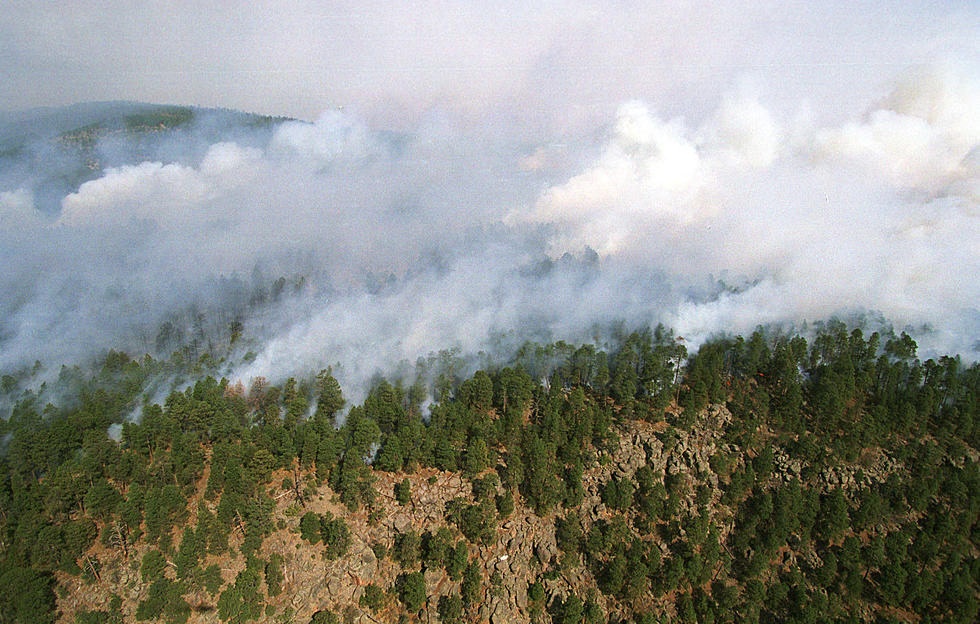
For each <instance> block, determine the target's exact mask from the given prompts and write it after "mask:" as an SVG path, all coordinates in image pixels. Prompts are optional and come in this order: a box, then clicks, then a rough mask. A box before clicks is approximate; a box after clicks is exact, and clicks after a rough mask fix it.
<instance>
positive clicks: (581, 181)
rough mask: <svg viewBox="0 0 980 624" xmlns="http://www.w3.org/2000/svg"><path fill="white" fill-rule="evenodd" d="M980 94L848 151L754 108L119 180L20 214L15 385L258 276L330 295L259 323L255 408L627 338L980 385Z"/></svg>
mask: <svg viewBox="0 0 980 624" xmlns="http://www.w3.org/2000/svg"><path fill="white" fill-rule="evenodd" d="M973 79H974V77H970V76H964V75H962V74H958V73H955V72H952V71H947V70H933V71H928V72H920V73H916V74H914V75H911V76H907V77H905V78H904V79H902V80H901V81H900V82H899V83H898V84H897V86H896V87H895V88H894V90H893V91H892V92H891V94H890V95H889V96H888V97H886V98H884V99H882V100H880V101H876V102H872V103H870V105H869V108H868V109H867V110H866V112H864V113H863V114H859V115H857V116H855V118H854V119H852V120H851V121H846V122H844V123H842V124H837V125H834V126H830V127H819V126H816V124H814V123H813V122H812V121H809V120H808V119H809V118H808V116H807V115H806V114H805V109H803V108H801V110H804V113H799V114H797V113H793V114H792V115H791V116H789V117H786V116H785V115H782V116H781V115H780V114H778V113H777V112H775V111H774V110H773V109H772V108H771V107H769V106H767V103H766V101H767V100H766V96H765V91H764V90H763V89H758V90H754V89H751V88H749V87H744V88H740V89H737V90H736V91H734V92H733V93H731V94H730V95H728V96H726V97H723V98H721V99H720V101H719V102H717V103H716V107H715V110H714V111H713V112H709V113H707V114H705V115H704V116H703V118H702V119H701V120H700V121H688V120H685V119H681V118H672V117H669V116H667V115H664V114H660V113H658V112H657V109H658V104H659V103H657V102H642V101H636V100H634V101H627V102H625V103H623V104H622V105H621V106H620V107H619V110H618V112H617V113H616V115H615V117H614V118H612V119H608V120H607V121H606V124H605V125H604V126H603V127H602V128H599V129H598V130H590V131H588V132H583V133H581V134H578V135H575V136H567V135H565V136H563V137H562V139H561V141H558V140H555V141H544V142H539V143H533V144H528V143H527V142H526V141H525V140H524V138H522V137H521V135H520V133H509V132H506V131H505V130H506V126H504V127H503V128H502V127H501V126H500V125H494V124H489V123H488V124H487V125H484V126H480V125H473V124H469V123H459V122H456V121H454V118H453V117H452V116H450V115H446V114H442V113H433V114H432V115H431V116H429V117H426V118H425V119H423V121H422V122H421V123H420V124H419V125H418V126H417V127H415V128H414V129H412V130H411V131H405V132H400V133H393V132H385V131H381V130H379V129H376V128H373V127H372V126H371V125H370V124H368V123H367V122H365V121H363V120H362V119H359V118H358V117H357V116H356V115H352V114H349V113H345V112H342V111H330V112H328V113H326V114H324V115H323V116H321V117H320V118H319V119H318V120H317V121H316V122H315V123H306V122H286V123H284V124H282V125H280V126H279V127H278V128H277V130H276V131H275V132H274V133H273V135H272V137H271V139H270V140H268V141H266V142H265V143H262V144H261V145H256V144H254V142H253V144H248V145H246V144H244V143H239V142H220V143H216V144H214V145H211V146H210V147H209V148H208V149H207V150H206V152H205V153H204V154H203V156H200V157H195V158H186V159H183V160H181V159H174V160H173V161H170V162H162V161H161V162H142V163H134V164H131V165H125V166H119V167H114V168H110V169H108V170H106V171H105V172H104V174H103V175H102V176H101V177H99V178H97V179H95V180H91V181H88V182H85V183H84V184H82V185H81V186H80V187H79V188H78V189H77V191H75V192H73V193H71V194H68V195H67V196H65V197H64V198H63V200H62V202H61V208H60V211H59V213H58V214H57V215H54V216H47V215H46V214H44V213H43V212H41V211H39V210H37V208H36V207H35V206H33V205H32V203H33V201H34V200H33V197H32V194H31V193H30V192H28V191H27V190H24V189H18V188H11V189H0V190H2V194H0V243H2V248H3V250H4V252H3V255H4V260H5V262H6V265H7V266H6V269H5V270H4V271H3V273H2V274H0V292H3V293H4V298H3V302H2V303H0V314H2V320H0V341H2V342H0V349H2V350H0V368H11V367H16V366H21V365H25V364H30V363H32V362H33V361H34V359H35V358H40V359H41V360H42V361H44V362H45V363H50V364H59V363H60V362H61V361H66V360H67V361H71V360H72V359H73V358H82V357H85V356H87V355H90V354H93V353H95V352H97V351H98V350H99V349H104V348H107V347H110V346H117V347H121V348H125V349H129V350H132V351H142V350H151V349H152V348H153V346H154V339H155V337H156V336H157V331H158V328H159V327H160V324H161V323H163V322H164V321H166V320H167V319H168V318H169V317H170V315H171V314H172V313H173V311H174V310H177V309H184V308H186V307H187V306H197V307H198V308H199V309H201V310H217V309H221V305H224V304H226V303H228V300H229V299H234V298H235V297H238V298H239V299H241V298H242V297H247V295H242V291H243V290H242V288H237V289H236V288H233V287H232V286H229V284H231V285H234V284H246V285H247V286H246V287H245V288H244V290H246V291H247V290H248V289H249V288H251V287H253V286H255V285H256V284H258V283H259V282H258V281H256V280H257V278H256V275H258V274H261V275H264V276H268V277H274V276H278V275H284V276H289V277H290V279H295V278H298V277H299V276H301V275H302V276H305V278H306V281H305V286H304V288H303V289H302V290H300V291H299V292H298V293H297V294H295V295H293V296H290V297H287V298H284V299H283V300H281V301H280V302H279V303H278V304H277V305H274V306H269V307H267V308H264V309H263V310H262V311H261V313H256V314H255V315H254V316H252V317H250V318H248V319H246V325H247V332H248V333H249V334H250V335H252V336H254V337H255V338H256V342H253V343H252V344H251V345H249V346H250V347H251V348H253V349H255V350H256V353H255V357H254V358H250V359H249V360H248V362H247V363H245V362H242V361H241V359H240V356H241V354H237V355H234V356H233V357H232V363H231V365H230V366H231V367H232V368H231V370H230V371H229V374H231V375H234V376H237V377H240V378H242V379H243V380H246V381H247V380H248V379H250V378H252V377H255V376H260V375H261V376H266V377H271V378H273V379H278V378H281V377H283V376H286V375H290V374H305V373H309V372H312V371H315V370H318V369H319V368H322V367H324V366H326V365H331V364H334V363H338V362H339V363H340V364H341V365H342V367H341V368H340V369H338V370H339V371H340V372H341V374H342V376H343V377H344V381H345V382H346V383H347V384H348V385H349V386H350V385H356V384H359V383H362V382H363V381H365V380H367V379H368V378H370V376H371V375H373V374H374V373H375V372H377V371H379V370H381V371H384V370H391V368H392V367H394V366H397V365H398V363H399V362H401V361H408V362H414V361H415V359H416V358H418V357H420V356H425V355H426V354H428V353H430V352H432V351H435V350H439V349H447V348H459V349H461V350H462V351H463V352H467V353H474V352H477V351H481V350H482V351H488V352H495V351H496V350H499V349H503V350H504V351H506V349H508V348H512V347H513V346H514V345H517V344H520V342H521V341H523V340H524V339H526V338H536V339H558V338H561V339H566V340H573V341H579V340H591V339H593V338H594V336H596V332H597V331H601V328H602V327H604V326H607V325H608V324H610V323H613V322H616V321H623V322H625V323H626V324H627V325H646V324H652V323H656V322H659V321H663V322H665V323H667V324H668V325H671V326H673V327H674V328H675V329H676V330H678V331H679V332H680V333H681V334H682V335H684V336H686V337H687V338H688V340H689V341H691V342H693V343H695V344H696V343H697V341H698V340H701V339H703V338H704V337H706V336H708V335H710V334H711V333H713V332H717V331H733V332H746V331H751V330H752V329H753V328H754V327H755V326H756V325H758V324H764V323H769V322H792V323H800V322H803V321H808V320H809V321H813V320H820V319H823V318H826V317H828V316H830V315H834V314H849V313H853V312H862V311H872V312H880V313H881V314H882V315H883V316H884V318H885V319H887V321H889V322H891V323H894V324H895V325H896V326H897V327H899V328H904V327H906V326H908V327H912V328H914V329H915V330H916V331H917V337H918V338H919V339H920V342H921V343H922V344H924V345H925V346H926V347H927V348H933V349H937V350H942V351H951V352H959V353H962V354H964V355H965V356H966V357H968V358H970V359H975V358H976V357H977V356H978V352H977V344H976V339H977V336H978V330H980V310H978V304H977V302H978V301H980V286H978V282H977V281H976V280H975V277H974V276H975V275H977V274H980V249H978V247H977V241H978V240H980V208H978V194H980V193H978V189H980V187H978V184H980V178H978V173H980V156H978V154H980V147H978V146H980V122H978V120H977V116H976V113H975V111H976V110H980V96H978V92H977V86H976V82H972V81H971V80H973ZM597 136H598V137H599V138H598V139H595V137H597ZM236 293H237V294H236ZM239 303H241V302H240V301H239ZM215 316H216V314H215V313H212V317H211V318H210V320H211V322H214V323H221V322H227V321H228V320H229V319H225V318H214V317H215ZM597 328H600V329H597ZM188 331H190V329H188Z"/></svg>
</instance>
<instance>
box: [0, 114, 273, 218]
mask: <svg viewBox="0 0 980 624" xmlns="http://www.w3.org/2000/svg"><path fill="white" fill-rule="evenodd" d="M282 121H287V118H284V117H270V116H266V115H256V114H253V113H245V112H241V111H234V110H228V109H219V108H198V107H188V106H170V105H162V104H145V103H139V102H90V103H84V104H75V105H72V106H65V107H60V108H40V109H33V110H28V111H18V112H4V113H0V191H7V190H16V189H18V188H26V189H28V190H30V191H31V192H32V193H33V194H34V197H35V201H36V202H37V204H38V207H39V208H40V209H41V210H43V211H45V212H51V213H53V212H56V211H57V210H58V209H59V207H60V200H61V198H62V197H64V196H65V195H66V194H68V193H71V192H73V191H75V190H76V189H77V188H78V187H79V186H80V185H81V184H83V183H84V182H87V181H88V180H92V179H94V178H97V177H99V176H100V175H102V172H103V171H104V170H105V169H106V168H107V167H118V166H121V165H125V164H132V163H137V162H142V161H145V160H161V161H165V162H181V163H185V164H196V162H197V161H199V160H200V158H201V157H202V156H203V155H204V153H205V151H206V150H207V147H208V146H209V145H211V144H213V143H216V142H219V141H236V142H238V143H240V144H243V145H249V146H262V145H265V144H266V143H267V142H268V140H269V138H270V137H271V134H272V128H274V127H275V125H276V124H278V123H280V122H282Z"/></svg>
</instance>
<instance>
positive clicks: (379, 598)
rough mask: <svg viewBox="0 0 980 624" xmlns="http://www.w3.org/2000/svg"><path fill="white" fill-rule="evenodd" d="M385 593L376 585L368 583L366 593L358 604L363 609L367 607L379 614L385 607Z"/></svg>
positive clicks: (365, 588)
mask: <svg viewBox="0 0 980 624" xmlns="http://www.w3.org/2000/svg"><path fill="white" fill-rule="evenodd" d="M384 601H385V593H384V591H382V590H381V588H380V587H378V586H377V585H375V584H374V583H368V584H367V585H366V586H365V587H364V593H363V594H361V597H360V599H359V600H358V604H360V605H361V606H363V607H367V608H368V609H371V610H372V611H374V612H377V611H379V610H380V609H381V607H383V606H384Z"/></svg>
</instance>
